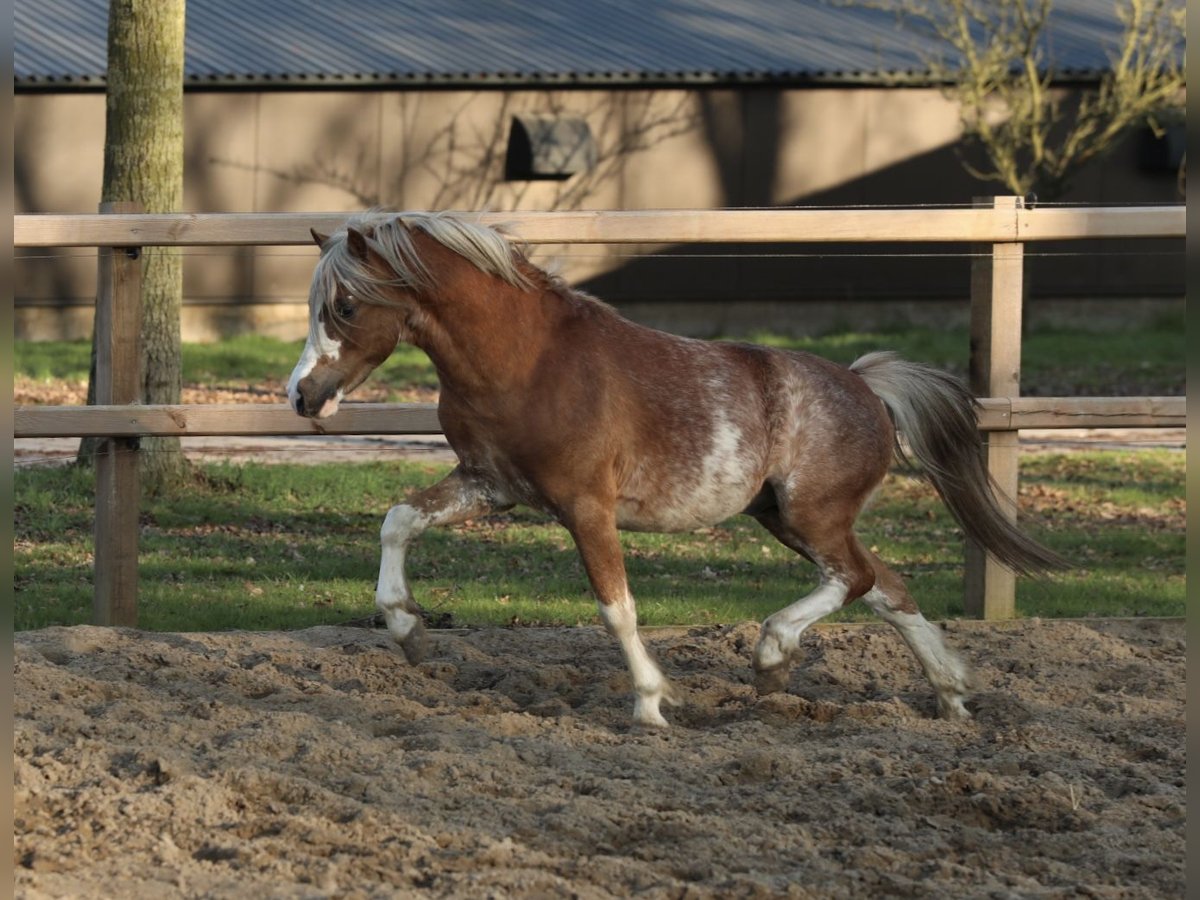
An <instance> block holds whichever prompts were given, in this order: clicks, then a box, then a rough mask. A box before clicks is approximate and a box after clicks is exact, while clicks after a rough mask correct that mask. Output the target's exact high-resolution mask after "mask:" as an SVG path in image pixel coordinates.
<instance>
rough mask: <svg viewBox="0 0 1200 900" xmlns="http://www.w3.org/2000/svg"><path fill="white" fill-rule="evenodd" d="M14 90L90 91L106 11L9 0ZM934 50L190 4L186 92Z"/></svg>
mask: <svg viewBox="0 0 1200 900" xmlns="http://www.w3.org/2000/svg"><path fill="white" fill-rule="evenodd" d="M1113 10H1114V7H1113V2H1112V0H1060V2H1059V3H1058V4H1056V8H1055V11H1054V13H1053V15H1052V19H1051V22H1052V29H1051V34H1050V36H1049V39H1048V42H1049V46H1050V49H1051V51H1052V52H1051V58H1052V59H1053V60H1054V65H1055V67H1056V71H1058V72H1060V73H1073V74H1077V75H1078V74H1084V75H1086V74H1088V73H1096V72H1100V71H1103V70H1104V69H1106V68H1107V67H1108V64H1109V49H1110V48H1111V47H1112V46H1113V45H1114V42H1115V39H1116V36H1117V35H1118V34H1119V31H1120V25H1119V23H1118V22H1117V20H1116V17H1115V15H1114V11H1113ZM14 14H15V15H14V24H15V29H14V51H15V53H14V70H15V73H14V74H15V77H16V84H17V86H18V87H23V88H33V87H68V88H69V87H76V88H83V87H89V86H96V87H99V86H102V85H103V83H104V74H105V57H106V47H105V44H106V28H107V16H108V4H107V3H106V2H104V0H36V2H35V0H17V2H16V4H15V9H14ZM932 49H933V47H932V45H930V44H929V43H928V39H927V38H924V37H922V36H920V35H918V34H916V33H914V32H913V31H910V30H908V29H906V28H905V27H903V26H901V25H900V24H899V23H898V21H897V19H896V18H895V16H893V15H892V14H890V13H885V12H880V11H877V10H868V9H856V8H845V7H840V6H835V5H832V4H831V3H829V2H822V0H810V2H802V0H607V2H600V0H489V2H483V0H354V2H352V3H351V2H338V0H192V2H189V3H188V5H187V61H186V80H187V83H188V84H189V85H190V86H193V87H202V86H205V85H211V86H230V85H245V86H252V85H281V84H293V85H295V86H296V87H304V86H319V85H338V84H372V85H385V84H427V83H432V84H445V85H456V84H506V83H511V84H522V83H524V84H531V85H539V84H622V83H646V82H651V83H689V82H708V83H723V82H739V81H758V82H776V83H778V82H805V81H872V80H879V79H880V78H881V76H882V75H883V74H885V73H886V74H891V75H896V74H905V73H912V74H917V73H920V72H922V70H923V66H922V64H921V60H922V58H923V56H924V55H927V54H928V53H929V52H931V50H932Z"/></svg>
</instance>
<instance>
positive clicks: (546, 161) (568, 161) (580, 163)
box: [504, 115, 596, 181]
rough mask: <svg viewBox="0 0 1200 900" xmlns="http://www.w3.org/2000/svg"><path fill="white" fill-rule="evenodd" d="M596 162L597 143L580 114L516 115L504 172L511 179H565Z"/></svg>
mask: <svg viewBox="0 0 1200 900" xmlns="http://www.w3.org/2000/svg"><path fill="white" fill-rule="evenodd" d="M595 165H596V144H595V142H594V141H593V140H592V130H591V129H590V128H588V124H587V122H585V121H584V120H583V119H582V118H579V117H577V116H541V115H517V116H513V120H512V129H511V130H510V132H509V135H508V155H507V157H506V159H505V166H504V174H505V177H506V178H507V179H508V180H509V181H538V180H550V181H562V180H564V179H567V178H570V177H571V176H572V175H576V174H578V173H580V172H586V171H588V170H589V169H591V168H592V167H593V166H595Z"/></svg>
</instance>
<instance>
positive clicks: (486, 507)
mask: <svg viewBox="0 0 1200 900" xmlns="http://www.w3.org/2000/svg"><path fill="white" fill-rule="evenodd" d="M509 505H511V504H500V503H497V502H496V500H495V499H494V497H492V496H491V493H490V491H489V490H488V488H487V487H486V486H485V485H483V484H481V483H479V482H478V481H476V480H475V479H473V478H471V476H469V475H467V474H465V473H464V472H463V471H462V469H461V468H457V469H455V470H454V471H453V472H451V473H450V474H449V475H447V476H446V477H445V478H444V479H442V480H441V481H439V482H438V483H437V484H435V485H434V486H433V487H430V488H427V489H425V490H423V491H419V492H418V493H416V494H414V495H413V496H411V497H410V498H409V499H408V501H407V502H405V503H401V504H400V505H398V506H393V507H392V508H391V509H390V510H388V514H387V517H386V518H385V519H384V520H383V528H382V529H380V533H379V537H380V544H381V546H382V553H381V555H380V560H379V582H378V584H377V586H376V588H375V605H376V606H377V607H379V610H380V612H382V613H383V618H384V621H385V622H386V623H387V627H388V631H389V632H390V633H391V635H392V639H393V640H394V641H395V642H396V643H397V644H399V645H400V648H401V649H402V650H403V651H404V655H405V657H406V658H407V659H408V661H409V662H410V663H413V664H415V663H418V662H420V661H421V660H422V659H423V658H424V656H425V653H426V650H427V641H426V637H425V626H424V624H423V623H422V621H421V615H420V612H421V610H420V607H419V606H417V604H416V601H414V600H413V597H412V592H411V591H410V590H409V587H408V580H407V579H406V578H405V574H404V563H405V559H406V557H407V555H408V545H409V544H410V543H412V541H413V539H414V538H416V536H417V535H419V534H420V533H421V532H423V531H424V530H425V529H426V528H429V527H430V526H433V525H453V524H454V523H456V522H463V521H466V520H467V519H472V518H475V517H476V516H482V515H485V514H487V513H489V512H494V511H496V510H500V509H505V508H507V506H509Z"/></svg>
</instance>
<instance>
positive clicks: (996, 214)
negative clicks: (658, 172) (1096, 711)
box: [13, 206, 1186, 247]
mask: <svg viewBox="0 0 1200 900" xmlns="http://www.w3.org/2000/svg"><path fill="white" fill-rule="evenodd" d="M346 215H347V214H346V213H316V214H304V215H301V214H295V213H204V214H183V213H181V214H172V215H146V214H143V215H129V214H123V215H104V214H100V215H23V216H16V217H15V218H14V221H13V232H14V238H15V239H14V242H13V243H14V246H16V247H102V246H103V247H144V246H151V245H170V246H176V247H203V246H217V245H224V246H247V245H272V246H288V245H298V244H311V243H312V235H310V234H309V229H310V228H315V229H316V230H317V231H320V232H324V233H328V232H331V231H335V230H336V229H337V228H339V227H340V226H341V225H342V224H343V223H344V222H345V221H346ZM1185 219H1186V210H1185V208H1184V207H1182V206H1179V207H1153V206H1126V207H1114V208H1101V209H1095V208H1087V207H1080V208H1072V207H1046V208H1036V209H1020V208H1019V209H1016V210H1012V209H995V208H980V209H967V208H964V209H934V208H930V209H720V210H713V209H700V210H695V209H678V210H637V211H624V210H588V211H578V212H576V211H566V212H508V213H479V214H478V220H479V222H481V223H482V224H484V225H492V226H504V227H506V228H507V229H509V230H510V231H511V232H512V233H513V234H514V235H515V236H516V237H518V238H520V239H521V240H522V241H524V242H526V243H529V244H626V243H634V244H661V243H666V244H676V243H681V244H687V243H733V244H737V243H745V244H756V243H758V244H761V243H768V244H773V243H830V242H852V243H878V242H893V241H895V242H903V243H914V242H915V243H924V242H928V243H961V242H964V241H967V242H979V243H988V244H997V243H1003V242H1009V241H1074V240H1084V239H1088V238H1112V237H1125V238H1171V237H1182V236H1183V235H1184V231H1185Z"/></svg>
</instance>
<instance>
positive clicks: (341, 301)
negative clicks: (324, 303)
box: [333, 297, 354, 319]
mask: <svg viewBox="0 0 1200 900" xmlns="http://www.w3.org/2000/svg"><path fill="white" fill-rule="evenodd" d="M333 311H334V312H336V313H337V315H338V318H339V319H352V318H354V305H353V304H352V303H351V302H350V301H349V300H347V299H346V298H345V297H338V298H337V299H336V300H335V301H334V303H333Z"/></svg>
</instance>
